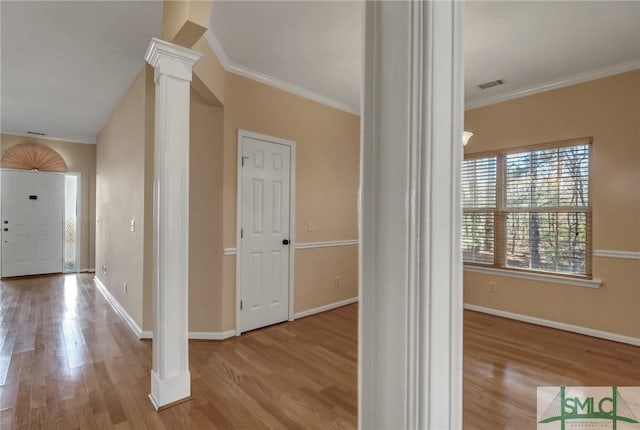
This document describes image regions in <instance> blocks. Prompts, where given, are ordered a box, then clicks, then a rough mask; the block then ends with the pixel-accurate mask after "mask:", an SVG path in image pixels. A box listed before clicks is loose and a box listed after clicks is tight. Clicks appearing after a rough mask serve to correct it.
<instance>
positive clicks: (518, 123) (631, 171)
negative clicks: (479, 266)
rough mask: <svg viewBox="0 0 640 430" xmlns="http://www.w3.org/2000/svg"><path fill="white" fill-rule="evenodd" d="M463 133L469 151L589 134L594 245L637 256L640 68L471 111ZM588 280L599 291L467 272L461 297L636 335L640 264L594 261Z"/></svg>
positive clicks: (638, 330) (639, 330)
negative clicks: (492, 288) (596, 282)
mask: <svg viewBox="0 0 640 430" xmlns="http://www.w3.org/2000/svg"><path fill="white" fill-rule="evenodd" d="M465 130H468V131H472V132H474V133H475V134H474V136H473V138H472V139H471V141H470V143H469V145H468V146H467V147H466V148H465V150H466V152H467V153H472V152H482V151H488V150H495V149H503V148H509V147H518V146H523V145H530V144H536V143H544V142H552V141H558V140H565V139H572V138H578V137H586V136H592V137H593V158H592V160H593V166H592V179H591V186H592V205H593V248H594V249H595V250H598V249H604V250H621V251H636V252H638V251H640V191H639V190H640V70H636V71H633V72H628V73H624V74H620V75H616V76H612V77H608V78H604V79H598V80H595V81H591V82H586V83H583V84H579V85H574V86H570V87H566V88H561V89H557V90H554V91H548V92H545V93H541V94H536V95H532V96H529V97H524V98H520V99H516V100H512V101H508V102H504V103H499V104H496V105H492V106H487V107H483V108H478V109H473V110H469V111H467V112H466V118H465ZM593 276H594V278H599V279H602V280H603V284H602V287H601V288H599V289H591V288H581V287H575V286H568V285H562V284H554V283H547V282H534V281H526V280H521V279H516V278H507V277H495V276H491V275H485V274H479V273H469V272H467V273H465V277H464V300H465V303H471V304H475V305H480V306H486V307H490V308H495V309H500V310H505V311H509V312H515V313H519V314H524V315H530V316H534V317H539V318H544V319H549V320H554V321H559V322H563V323H568V324H574V325H579V326H583V327H588V328H592V329H597V330H603V331H607V332H611V333H617V334H621V335H625V336H633V337H637V338H640V312H638V309H640V260H631V259H613V258H604V257H594V258H593ZM489 282H496V283H497V293H496V294H491V293H490V292H489Z"/></svg>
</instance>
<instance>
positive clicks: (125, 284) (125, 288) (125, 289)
mask: <svg viewBox="0 0 640 430" xmlns="http://www.w3.org/2000/svg"><path fill="white" fill-rule="evenodd" d="M123 290H124V293H125V294H127V290H128V288H127V283H126V282H125V283H124V288H123Z"/></svg>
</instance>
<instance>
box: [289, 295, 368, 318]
mask: <svg viewBox="0 0 640 430" xmlns="http://www.w3.org/2000/svg"><path fill="white" fill-rule="evenodd" d="M357 301H358V297H351V298H350V299H346V300H341V301H339V302H335V303H329V304H328V305H324V306H320V307H317V308H313V309H309V310H306V311H302V312H297V313H296V314H294V318H296V319H297V318H304V317H308V316H310V315H315V314H319V313H320V312H326V311H330V310H332V309H336V308H340V307H342V306H346V305H350V304H351V303H356V302H357Z"/></svg>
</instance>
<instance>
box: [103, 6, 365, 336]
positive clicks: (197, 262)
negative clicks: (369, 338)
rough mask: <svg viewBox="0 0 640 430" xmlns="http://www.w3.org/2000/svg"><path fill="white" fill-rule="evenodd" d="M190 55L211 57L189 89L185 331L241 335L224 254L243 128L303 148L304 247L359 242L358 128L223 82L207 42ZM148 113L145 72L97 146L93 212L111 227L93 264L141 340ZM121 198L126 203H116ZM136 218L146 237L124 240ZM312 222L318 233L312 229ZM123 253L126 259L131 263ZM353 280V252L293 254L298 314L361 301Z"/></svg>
mask: <svg viewBox="0 0 640 430" xmlns="http://www.w3.org/2000/svg"><path fill="white" fill-rule="evenodd" d="M165 10H166V5H165ZM194 49H196V50H198V51H199V52H202V53H203V54H204V55H203V57H202V58H201V59H200V61H199V62H198V63H197V65H196V67H195V69H194V81H193V84H192V91H191V129H190V133H191V146H190V176H191V180H190V236H189V242H190V243H189V252H190V267H189V280H190V286H189V308H190V309H189V330H190V331H192V332H193V331H200V332H220V331H227V330H232V329H234V328H235V256H226V257H225V256H223V249H224V248H225V247H235V223H236V152H237V132H238V129H246V130H251V131H254V132H258V133H264V134H268V135H271V136H276V137H280V138H285V139H290V140H294V141H295V142H296V155H297V160H296V169H297V178H296V179H297V184H296V187H297V192H296V199H297V205H296V211H297V216H298V220H297V223H296V228H297V239H298V242H321V241H334V240H349V239H357V236H358V234H357V190H358V181H359V142H360V136H359V133H360V120H359V117H357V116H355V115H351V114H348V113H345V112H342V111H339V110H336V109H333V108H330V107H327V106H325V105H322V104H319V103H316V102H313V101H310V100H308V99H305V98H302V97H299V96H296V95H293V94H291V93H288V92H285V91H281V90H277V89H275V88H272V87H269V86H266V85H263V84H260V83H257V82H255V81H252V80H249V79H245V78H242V77H240V76H237V75H234V74H230V73H227V72H225V71H224V69H222V66H221V65H220V63H219V61H218V59H217V58H216V57H215V55H214V54H213V52H212V51H211V49H210V48H209V46H208V44H207V43H206V41H205V40H204V39H200V40H199V41H198V42H197V43H195V45H194ZM223 103H224V105H223ZM153 105H154V86H153V71H152V70H151V69H150V68H149V67H147V68H146V71H145V72H141V74H140V76H138V78H137V79H136V82H134V84H133V85H132V87H131V88H130V90H129V91H128V92H127V94H126V96H125V97H124V99H123V100H122V101H121V103H120V105H119V106H118V108H117V109H116V110H115V111H114V113H113V114H112V117H111V119H110V120H109V123H108V124H107V126H105V129H104V130H103V131H102V133H101V134H100V136H99V141H98V186H99V187H104V191H101V192H99V200H98V211H99V214H104V215H103V216H102V217H101V218H100V220H101V222H102V223H104V224H108V225H109V226H108V227H107V226H106V225H105V226H104V227H101V226H100V223H98V225H99V228H103V229H104V231H103V232H102V233H99V234H98V240H97V242H98V243H97V245H98V256H99V258H100V259H105V260H110V261H111V262H110V263H109V266H108V271H107V274H106V275H103V274H100V278H101V279H102V280H103V282H104V283H105V284H106V285H107V286H108V287H109V289H110V290H111V292H112V293H113V294H114V295H115V296H116V298H117V299H118V300H119V301H120V302H121V303H122V304H123V306H124V307H125V309H127V311H128V312H129V313H130V314H131V315H132V316H133V317H134V319H135V320H136V321H137V322H138V324H140V325H141V327H142V329H143V330H151V329H152V326H153V319H152V279H151V273H152V272H151V268H152V238H151V235H152V230H151V223H152V200H151V191H152V187H153ZM116 172H117V175H116ZM125 189H126V190H129V191H128V194H126V196H121V197H120V199H121V200H114V199H113V197H111V196H112V195H113V194H114V192H115V190H120V191H123V190H125ZM101 193H102V194H101ZM117 194H121V193H117ZM128 200H135V203H134V202H129V201H128ZM133 216H135V217H136V220H138V219H140V222H139V224H138V230H137V232H141V233H140V234H139V235H138V233H137V232H136V234H135V235H132V234H130V233H128V225H129V224H128V222H129V221H128V220H129V218H130V217H133ZM106 219H108V222H106V221H104V220H106ZM308 220H312V221H314V223H315V231H313V232H309V231H307V229H306V224H307V221H308ZM125 221H126V223H125V224H124V227H126V230H122V229H121V228H122V225H123V222H125ZM125 248H126V249H125ZM119 249H125V250H124V251H123V252H122V255H124V256H126V257H127V259H126V261H125V260H124V259H123V258H122V256H121V255H119V254H118V251H117V250H119ZM100 259H99V260H98V263H97V264H98V267H100V264H101V263H100ZM318 262H322V265H321V267H319V266H318ZM357 273H358V263H357V246H342V247H332V248H320V249H305V250H298V251H296V267H295V288H296V289H295V311H296V312H300V311H303V310H308V309H311V308H315V307H319V306H323V305H327V304H331V303H334V302H337V301H341V300H344V299H349V298H353V297H355V296H357V294H358V287H357V285H358V281H357ZM336 277H339V278H340V286H339V287H336V286H335V278H336ZM128 279H134V280H132V281H129V280H128ZM125 281H126V282H129V294H128V295H127V296H125V295H123V293H122V283H123V282H125ZM131 283H134V284H135V286H136V289H135V291H132V285H131ZM139 283H140V285H141V287H140V288H138V284H139Z"/></svg>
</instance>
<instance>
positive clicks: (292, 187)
mask: <svg viewBox="0 0 640 430" xmlns="http://www.w3.org/2000/svg"><path fill="white" fill-rule="evenodd" d="M245 137H249V138H252V139H256V140H262V141H265V142H270V143H276V144H279V145H285V146H288V147H289V148H290V150H291V156H290V159H289V167H290V176H289V297H288V299H289V306H288V309H289V321H293V320H294V282H293V275H294V268H295V266H294V261H295V258H294V257H295V244H296V143H295V142H294V141H292V140H286V139H281V138H279V137H273V136H269V135H266V134H261V133H255V132H253V131H248V130H243V129H240V128H239V129H238V151H237V153H238V157H237V160H236V171H237V192H236V309H235V310H236V329H235V331H236V336H240V335H241V334H242V330H241V328H240V298H241V297H242V239H241V237H240V230H241V228H242V209H243V208H242V192H243V189H242V139H243V138H245Z"/></svg>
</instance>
